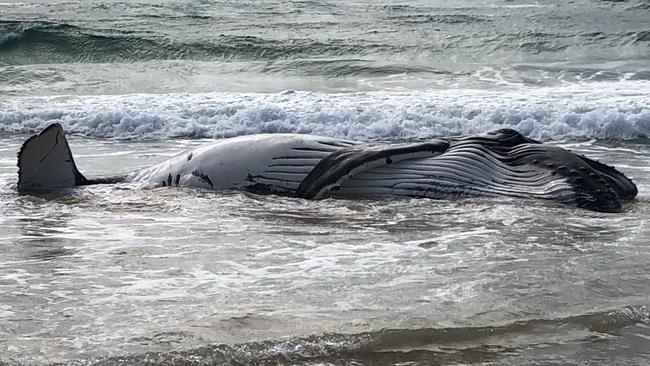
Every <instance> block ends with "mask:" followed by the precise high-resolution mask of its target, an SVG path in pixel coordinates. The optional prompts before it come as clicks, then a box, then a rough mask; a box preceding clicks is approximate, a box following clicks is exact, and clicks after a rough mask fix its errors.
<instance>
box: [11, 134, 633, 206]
mask: <svg viewBox="0 0 650 366" xmlns="http://www.w3.org/2000/svg"><path fill="white" fill-rule="evenodd" d="M18 167H19V173H18V174H19V179H18V192H20V193H22V194H33V193H39V192H44V191H50V190H56V189H61V188H67V187H74V186H82V185H89V184H102V183H118V182H133V183H140V184H142V185H144V186H150V187H158V186H163V187H166V186H169V187H176V186H181V187H200V188H207V189H212V190H240V191H248V192H254V193H264V194H278V195H286V196H293V197H302V198H309V199H318V198H324V197H347V198H355V197H386V196H407V197H427V198H434V199H449V198H456V197H461V198H466V197H499V196H507V197H520V198H536V199H543V200H550V201H555V202H560V203H564V204H568V205H572V206H577V207H581V208H586V209H590V210H595V211H604V212H618V211H621V209H622V207H621V204H622V203H623V202H625V201H629V200H631V199H633V198H634V197H635V196H636V194H637V188H636V186H635V185H634V183H632V181H631V180H630V179H628V178H627V177H625V175H623V174H622V173H621V172H619V171H618V170H616V169H615V168H613V167H610V166H608V165H605V164H602V163H599V162H597V161H595V160H592V159H589V158H586V157H584V156H580V155H577V154H574V153H572V152H570V151H568V150H565V149H563V148H561V147H559V146H554V145H547V144H541V143H539V142H537V141H533V140H530V139H528V138H526V137H524V136H522V135H521V134H519V133H518V132H516V131H514V130H509V129H502V130H498V131H493V132H488V133H486V134H480V135H473V136H463V137H452V138H445V139H431V140H427V141H423V142H407V143H362V142H356V141H347V140H340V139H334V138H328V137H321V136H311V135H300V134H263V135H252V136H241V137H236V138H230V139H223V140H219V141H215V142H214V143H212V144H209V145H206V146H203V147H199V148H197V149H194V150H192V151H188V152H184V153H182V154H179V155H177V156H175V157H172V158H170V159H169V160H167V161H164V162H162V163H160V164H157V165H154V166H152V167H149V168H145V169H141V170H138V171H135V172H131V173H127V174H123V175H119V176H113V177H102V178H87V177H84V176H83V175H82V174H81V173H80V172H79V170H78V169H77V166H76V165H75V162H74V159H73V157H72V153H71V151H70V147H69V146H68V142H67V140H66V138H65V135H64V132H63V128H62V127H61V125H59V124H53V125H50V126H49V127H47V128H46V129H44V130H43V131H42V132H41V133H39V134H38V135H35V136H32V137H31V138H29V139H28V140H27V141H26V142H25V143H24V144H23V146H22V148H21V150H20V152H19V153H18Z"/></svg>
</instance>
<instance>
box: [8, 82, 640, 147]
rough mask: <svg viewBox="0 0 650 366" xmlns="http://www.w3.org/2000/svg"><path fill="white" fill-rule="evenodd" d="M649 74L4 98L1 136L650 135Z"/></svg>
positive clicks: (365, 137)
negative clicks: (391, 87) (508, 84)
mask: <svg viewBox="0 0 650 366" xmlns="http://www.w3.org/2000/svg"><path fill="white" fill-rule="evenodd" d="M648 90H650V82H648V81H640V80H636V81H620V82H598V83H594V82H592V83H576V84H568V85H564V86H553V87H542V88H510V89H505V90H504V89H501V90H499V91H490V90H477V89H456V90H429V91H410V92H395V91H376V92H363V93H335V94H328V93H316V92H302V91H285V92H282V93H273V94H261V93H228V92H219V93H199V94H188V93H185V94H132V95H117V96H107V95H103V96H58V97H15V98H9V99H6V100H4V101H0V133H2V134H5V135H13V134H25V133H33V132H35V131H38V130H40V129H42V128H44V127H46V126H47V125H49V124H51V123H61V124H62V125H63V126H64V127H65V128H66V130H67V131H68V132H69V133H74V134H79V135H83V136H89V137H100V138H116V139H133V140H141V139H166V138H208V137H209V138H221V137H233V136H240V135H246V134H255V133H283V132H287V133H289V132H291V133H309V134H318V135H325V136H332V137H338V138H348V139H358V140H378V139H385V140H398V139H419V138H429V137H437V136H448V135H457V134H469V133H478V132H484V131H487V130H492V129H498V128H505V127H507V128H514V129H517V130H519V131H520V132H522V133H524V134H525V135H527V136H529V137H532V138H536V139H540V140H551V139H565V140H566V139H568V140H583V139H608V138H617V139H635V138H643V137H647V136H650V105H649V104H648V99H647V91H648Z"/></svg>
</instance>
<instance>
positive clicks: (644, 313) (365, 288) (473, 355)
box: [0, 138, 650, 365]
mask: <svg viewBox="0 0 650 366" xmlns="http://www.w3.org/2000/svg"><path fill="white" fill-rule="evenodd" d="M205 142H206V141H198V140H190V141H165V142H138V143H133V142H131V143H120V142H111V141H106V140H101V141H98V140H91V139H82V138H71V141H70V143H71V146H72V149H73V151H74V153H75V156H76V160H77V163H78V165H79V167H80V170H81V171H82V172H85V173H87V175H89V176H93V175H96V174H99V173H105V174H106V173H117V172H121V171H128V170H130V169H133V168H136V167H140V166H147V165H149V164H151V163H153V162H156V161H159V160H162V159H164V158H165V157H166V156H169V155H172V154H174V153H176V152H179V151H181V150H183V149H185V148H188V147H190V146H194V145H198V144H200V143H205ZM19 143H20V139H19V138H11V139H5V140H3V142H2V145H1V146H0V154H1V155H0V164H1V165H0V174H1V175H0V179H1V182H2V183H1V187H2V189H1V191H0V192H1V193H0V199H1V200H2V205H1V211H2V212H1V213H2V216H1V218H0V238H1V239H0V241H1V242H0V246H2V248H3V250H2V254H0V291H1V292H2V293H3V294H4V296H3V297H2V298H1V299H0V317H1V318H2V319H3V321H2V322H1V323H0V339H2V340H3V341H2V342H0V355H1V356H0V364H2V363H8V364H10V365H12V364H53V363H57V362H63V363H67V362H74V363H76V364H102V365H117V364H156V365H157V364H173V365H180V364H186V362H189V363H190V364H237V363H241V362H244V363H249V364H261V363H268V364H275V363H278V362H280V363H301V364H322V363H325V364H329V363H335V364H342V363H343V364H358V363H361V364H392V363H397V362H414V363H415V364H428V363H431V362H435V363H440V362H442V363H463V362H465V363H467V362H469V363H472V362H479V361H480V362H486V361H488V362H494V363H495V364H500V363H510V362H517V363H526V364H535V363H538V364H543V363H544V362H549V361H555V362H561V363H567V364H581V363H591V362H605V361H604V360H608V359H609V360H613V359H615V360H616V363H617V364H621V363H628V364H634V363H637V362H638V360H639V359H644V358H645V357H648V350H647V347H646V345H647V339H648V337H650V328H649V327H648V325H649V324H650V323H649V321H648V317H649V316H650V310H649V309H648V307H647V305H648V304H650V297H649V296H650V289H649V288H648V286H647V283H648V281H650V272H648V270H647V268H648V266H647V264H648V262H649V261H650V247H648V245H647V238H648V237H650V226H649V223H650V199H649V197H648V196H647V194H646V193H645V192H648V190H649V189H650V165H649V163H648V161H650V149H648V145H647V143H635V142H626V143H608V144H602V143H593V142H586V143H575V144H572V145H567V146H568V147H571V148H573V149H575V150H577V151H579V152H582V153H585V154H587V155H588V156H590V157H596V158H598V159H600V160H602V161H605V162H608V163H612V164H615V165H616V166H618V167H620V168H621V169H622V170H623V171H625V172H626V173H627V174H629V175H631V176H633V177H634V178H635V181H636V182H637V184H638V186H639V191H640V192H641V195H640V197H639V198H638V200H637V201H636V202H634V203H632V204H629V205H628V206H626V212H625V213H622V214H603V213H594V212H589V211H585V210H579V209H574V208H569V207H564V206H558V205H555V204H547V203H542V202H539V201H520V200H509V199H506V200H465V201H432V200H426V199H422V200H416V199H414V200H382V201H368V200H361V201H354V200H323V201H306V200H301V199H293V198H285V197H276V196H256V195H250V194H242V193H213V192H207V191H200V190H192V189H169V188H158V189H148V190H140V189H136V188H134V187H130V186H128V185H107V186H91V187H86V188H81V189H74V190H71V191H70V192H66V193H62V194H60V195H58V196H56V197H49V198H47V199H43V198H34V197H28V196H24V197H20V196H18V195H16V194H15V192H14V187H13V184H15V179H16V178H15V175H16V168H15V152H16V151H17V149H18V147H19ZM122 164H127V165H122Z"/></svg>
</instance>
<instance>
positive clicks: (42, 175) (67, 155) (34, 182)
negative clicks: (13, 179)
mask: <svg viewBox="0 0 650 366" xmlns="http://www.w3.org/2000/svg"><path fill="white" fill-rule="evenodd" d="M83 184H88V180H87V179H86V178H85V177H84V176H83V175H82V174H81V173H79V170H78V169H77V166H76V164H75V162H74V158H73V157H72V152H71V151H70V147H69V146H68V141H67V140H66V138H65V134H64V132H63V127H62V126H61V125H60V124H58V123H55V124H52V125H50V126H48V127H47V128H46V129H44V130H43V131H41V133H39V134H38V135H34V136H32V137H31V138H29V139H28V140H27V141H25V143H24V144H23V146H22V148H21V149H20V152H19V153H18V192H19V193H21V194H24V193H33V192H42V191H50V190H55V189H60V188H69V187H74V186H79V185H83Z"/></svg>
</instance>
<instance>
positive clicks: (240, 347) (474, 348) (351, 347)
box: [71, 306, 649, 366]
mask: <svg viewBox="0 0 650 366" xmlns="http://www.w3.org/2000/svg"><path fill="white" fill-rule="evenodd" d="M648 317H649V313H648V308H647V307H646V306H628V307H624V308H621V309H616V310H612V311H605V312H597V313H590V314H585V315H578V316H569V317H566V318H560V319H533V320H526V321H518V322H514V323H511V324H506V325H500V326H483V327H459V328H421V329H383V330H380V331H375V332H366V333H360V334H350V335H346V334H337V333H329V334H322V335H314V336H309V337H299V338H287V339H284V340H268V341H253V342H249V343H243V344H236V345H224V344H219V345H210V346H204V347H200V348H195V349H191V350H185V351H173V352H169V353H158V352H149V353H144V354H133V355H125V356H117V357H110V358H105V359H96V360H92V361H87V362H73V363H72V364H71V365H95V366H112V365H142V364H151V365H278V364H312V363H313V362H321V363H322V362H325V363H335V364H340V363H344V362H343V361H347V362H351V361H352V364H356V363H354V361H356V362H360V363H362V364H377V363H378V364H389V363H390V364H392V363H400V362H413V361H418V362H420V363H422V364H449V363H457V362H462V363H473V362H485V361H489V360H495V359H499V358H500V357H507V356H508V355H516V354H518V353H520V352H522V351H524V350H525V349H526V348H529V347H531V346H533V347H534V346H541V345H545V346H546V347H549V346H551V345H552V344H554V343H558V344H561V343H563V342H571V341H575V340H582V339H598V337H597V336H596V337H594V336H595V335H597V334H599V333H610V332H614V331H618V330H620V329H621V328H624V327H627V326H632V325H635V324H638V323H647V322H648V320H649V319H648ZM389 361H390V362H389ZM346 364H347V363H346Z"/></svg>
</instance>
